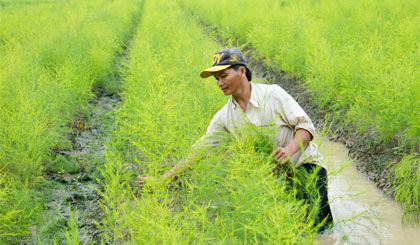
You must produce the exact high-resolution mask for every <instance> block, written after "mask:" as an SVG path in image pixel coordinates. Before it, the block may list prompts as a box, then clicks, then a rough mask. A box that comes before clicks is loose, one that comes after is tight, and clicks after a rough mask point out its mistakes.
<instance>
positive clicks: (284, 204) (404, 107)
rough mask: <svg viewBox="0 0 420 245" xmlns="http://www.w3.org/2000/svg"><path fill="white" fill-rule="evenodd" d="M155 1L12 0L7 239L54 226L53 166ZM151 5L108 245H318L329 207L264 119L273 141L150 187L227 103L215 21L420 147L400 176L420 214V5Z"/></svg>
mask: <svg viewBox="0 0 420 245" xmlns="http://www.w3.org/2000/svg"><path fill="white" fill-rule="evenodd" d="M142 3H143V1H140V0H113V1H107V0H91V1H83V0H71V1H64V0H63V1H59V0H57V1H54V0H20V1H11V0H0V56H1V60H0V98H1V99H0V125H1V127H0V243H17V242H25V241H29V240H30V239H29V238H28V237H29V236H30V234H31V233H32V235H33V236H38V239H39V240H41V239H40V238H39V237H41V236H48V232H49V231H50V228H51V227H47V226H43V225H44V223H46V222H47V221H46V219H47V217H45V216H44V213H43V211H44V210H45V209H46V207H45V203H44V202H43V196H42V193H43V192H42V191H43V190H44V189H46V188H49V186H48V185H49V184H48V182H47V181H45V179H44V177H43V170H45V168H46V166H50V165H51V164H54V163H55V162H58V161H55V160H57V159H56V157H55V155H54V151H56V150H57V149H70V148H71V144H70V142H69V139H68V137H67V136H66V134H68V133H69V132H70V131H71V128H72V127H75V125H73V120H74V118H75V116H76V115H77V114H80V113H83V111H85V110H86V102H87V100H88V99H89V98H90V97H92V96H93V95H92V87H93V86H102V87H106V86H108V84H107V81H106V80H107V74H108V73H109V71H110V70H111V69H112V68H111V64H112V62H113V61H114V59H115V57H116V56H118V55H121V53H122V50H123V49H124V48H126V47H124V44H123V42H124V40H126V39H127V38H128V35H129V32H130V31H131V30H132V28H133V25H134V24H135V23H137V22H138V19H139V13H140V11H141V6H142ZM178 3H180V4H181V6H182V8H183V9H184V10H187V11H188V12H190V13H193V14H194V15H196V16H189V15H188V14H186V11H184V10H183V9H182V8H180V7H179V5H178ZM145 4H146V6H145V11H144V16H142V18H141V19H140V23H141V24H140V25H139V27H138V29H137V35H136V37H135V38H134V40H133V45H132V50H131V53H130V55H129V60H128V63H127V64H126V67H125V68H124V71H123V73H124V84H123V92H122V93H121V95H122V97H123V104H122V105H121V108H120V109H119V110H118V112H117V113H116V116H117V121H116V125H117V129H116V130H115V131H114V133H113V138H112V141H111V142H110V143H109V144H108V146H107V151H106V155H107V156H106V158H107V163H106V165H105V167H104V168H103V169H102V170H101V171H102V175H103V178H104V179H103V181H102V185H103V187H104V190H103V191H102V196H103V200H102V202H101V205H102V209H103V211H104V212H105V219H104V223H103V225H102V226H101V229H102V230H104V231H105V236H104V238H105V241H107V242H110V243H116V242H126V243H134V244H136V243H149V242H150V241H152V242H154V243H175V242H177V243H205V242H219V243H227V244H231V243H241V242H245V243H247V242H250V243H251V242H252V243H254V242H268V243H270V242H271V243H274V242H278V241H281V242H284V243H293V244H295V243H313V240H312V238H313V237H314V236H315V235H316V227H313V215H314V214H315V213H316V212H317V210H316V209H310V208H308V205H305V204H304V203H303V202H302V201H299V200H298V199H296V192H297V191H298V188H299V187H298V185H297V184H296V183H297V182H294V184H293V182H290V181H289V182H287V181H285V173H284V172H282V171H283V170H282V171H280V172H279V173H278V176H275V175H274V174H273V172H272V169H271V168H272V163H271V160H270V158H269V157H268V155H267V152H270V149H271V147H272V146H270V144H269V142H270V140H269V138H267V137H266V136H267V135H266V136H261V135H260V134H259V132H258V130H257V129H249V131H250V132H254V133H256V135H259V136H258V137H255V134H251V135H249V134H247V133H243V134H242V136H241V137H238V138H235V139H233V141H232V139H231V138H230V139H229V137H227V140H228V141H227V142H230V143H229V144H221V146H220V147H218V148H216V149H213V151H215V152H206V150H205V149H204V148H203V149H201V150H200V151H198V153H199V156H200V160H197V163H196V167H195V169H194V171H192V172H189V173H188V174H186V176H185V177H184V178H182V179H180V180H178V181H177V182H175V183H174V184H169V183H162V182H159V181H157V180H156V181H151V182H149V183H148V184H147V185H146V186H145V187H144V189H143V190H142V189H140V188H139V187H138V185H137V184H136V178H137V177H138V175H147V176H152V177H158V176H160V175H161V174H162V173H164V172H166V171H167V170H168V169H170V168H171V167H172V166H173V165H174V164H176V163H179V162H182V161H183V160H184V159H185V158H186V156H187V155H189V154H190V152H191V146H192V145H193V144H194V142H196V140H197V139H199V137H200V136H201V135H203V134H204V132H205V130H206V128H207V126H208V124H209V122H210V120H211V118H212V117H213V115H214V114H215V113H216V112H217V110H219V109H220V108H221V107H222V106H223V105H224V103H225V102H226V100H227V98H225V97H224V96H223V95H222V93H221V92H220V91H219V89H218V88H217V86H216V84H215V83H214V80H212V79H208V80H204V81H203V80H202V79H200V78H199V77H198V74H199V72H200V70H202V69H203V67H207V66H208V65H209V61H210V60H211V57H212V55H213V53H214V52H215V50H218V49H220V48H221V47H220V46H218V45H217V44H216V43H215V41H214V40H211V39H210V38H209V37H208V36H207V35H205V34H204V33H203V32H204V30H203V29H202V28H201V27H200V24H199V23H198V20H199V19H200V20H202V21H204V22H206V23H208V24H211V25H214V26H215V27H216V28H218V30H219V31H221V33H222V36H223V38H231V37H236V38H239V40H240V41H241V42H242V43H247V44H250V47H252V48H253V49H254V50H255V53H256V54H257V55H258V56H259V58H260V59H261V60H263V61H264V63H265V64H266V65H268V66H272V67H275V68H278V69H281V70H284V71H286V72H288V73H290V74H292V75H293V76H295V77H298V78H301V79H302V80H303V81H304V83H305V84H304V86H305V87H306V88H307V89H309V90H310V91H312V92H313V93H314V94H315V95H316V96H315V98H314V100H316V103H318V104H319V105H320V107H321V108H323V109H325V110H327V111H330V112H331V113H332V116H333V118H344V123H346V124H347V125H348V126H349V127H350V128H355V129H357V131H358V132H360V133H362V132H369V133H371V134H372V135H376V136H375V137H374V138H373V139H372V140H379V141H383V142H388V141H393V140H395V141H396V142H397V145H396V149H398V150H399V149H404V150H405V151H406V152H407V153H412V154H411V155H407V156H406V157H404V158H403V160H402V161H401V162H400V163H398V164H393V171H394V172H393V174H394V175H393V176H395V178H394V180H395V182H394V183H395V186H396V189H395V193H396V200H398V201H400V202H401V203H402V204H403V208H404V211H405V214H406V216H405V221H407V222H418V215H419V203H420V201H419V200H420V199H419V196H420V194H419V193H418V189H419V188H418V187H419V186H420V184H419V183H420V177H419V173H420V170H419V166H418V165H419V163H420V161H419V156H418V154H415V153H413V152H415V151H419V149H420V120H418V119H419V118H420V114H419V111H420V80H419V79H420V76H419V75H420V71H419V69H418V67H419V64H420V55H419V54H420V47H419V42H418V39H419V30H420V14H419V13H420V2H419V1H418V0H407V1H391V0H384V1H368V0H355V1H332V0H318V1H314V0H297V1H291V0H281V1H272V0H261V1H258V2H256V1H250V0H243V1H239V0H232V1H214V0H205V1H204V0H178V1H175V0H174V1H171V0H162V1H151V0H149V1H145ZM197 16H199V17H198V18H197ZM260 136H261V137H260ZM268 137H269V135H268ZM229 140H230V141H229ZM261 148H264V149H265V150H263V151H261V150H260V149H261ZM70 150H71V149H70ZM208 153H213V154H208ZM307 188H310V187H307ZM315 206H316V205H315ZM69 210H70V207H69ZM69 212H70V211H69ZM76 223H77V219H74V217H73V216H72V218H71V220H70V221H69V224H70V227H69V229H68V230H66V231H65V232H66V238H67V242H68V243H72V242H74V243H77V242H78V240H79V238H78V231H77V224H76ZM46 227H47V228H46ZM42 229H44V230H42ZM54 239H55V238H54V237H52V238H51V240H54Z"/></svg>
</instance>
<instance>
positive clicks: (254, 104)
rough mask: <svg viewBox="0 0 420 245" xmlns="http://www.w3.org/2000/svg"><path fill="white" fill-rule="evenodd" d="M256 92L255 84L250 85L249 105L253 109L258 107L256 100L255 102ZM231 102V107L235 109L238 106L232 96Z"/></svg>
mask: <svg viewBox="0 0 420 245" xmlns="http://www.w3.org/2000/svg"><path fill="white" fill-rule="evenodd" d="M257 97H258V95H257V91H256V87H255V84H253V83H251V98H250V99H249V103H250V104H252V105H253V106H255V107H257V108H258V107H260V105H259V103H258V100H257ZM230 99H231V102H232V104H233V107H234V108H235V109H236V107H238V106H239V104H238V102H236V100H235V98H233V96H231V98H230Z"/></svg>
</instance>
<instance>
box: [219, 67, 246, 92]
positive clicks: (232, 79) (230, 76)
mask: <svg viewBox="0 0 420 245" xmlns="http://www.w3.org/2000/svg"><path fill="white" fill-rule="evenodd" d="M214 77H215V78H216V81H217V85H218V86H219V88H220V89H221V90H222V91H223V93H224V94H225V95H231V94H234V93H235V92H236V90H237V89H238V88H239V87H240V85H241V83H242V76H241V68H239V69H238V71H235V70H233V69H232V68H227V69H224V70H221V71H218V72H216V73H214Z"/></svg>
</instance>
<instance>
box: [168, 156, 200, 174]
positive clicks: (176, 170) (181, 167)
mask: <svg viewBox="0 0 420 245" xmlns="http://www.w3.org/2000/svg"><path fill="white" fill-rule="evenodd" d="M196 158H197V157H196V156H195V154H190V155H189V156H188V157H187V158H186V159H185V161H184V162H183V163H178V164H176V165H175V166H174V167H173V168H171V169H170V170H169V171H168V172H167V173H165V174H163V175H162V178H163V179H167V178H170V179H171V180H176V179H177V178H178V177H179V176H180V175H182V174H183V173H184V172H185V171H186V170H187V169H192V166H193V165H194V162H195V160H196Z"/></svg>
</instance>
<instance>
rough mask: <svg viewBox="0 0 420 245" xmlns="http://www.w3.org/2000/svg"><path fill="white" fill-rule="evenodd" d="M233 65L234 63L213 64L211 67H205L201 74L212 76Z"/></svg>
mask: <svg viewBox="0 0 420 245" xmlns="http://www.w3.org/2000/svg"><path fill="white" fill-rule="evenodd" d="M231 66H232V65H221V66H213V67H210V68H208V69H205V70H204V71H202V72H200V76H201V77H202V78H207V77H209V76H212V75H213V74H214V73H215V72H218V71H221V70H224V69H226V68H229V67H231Z"/></svg>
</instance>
